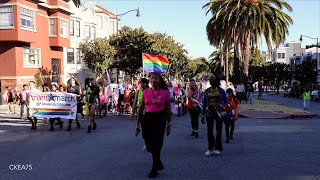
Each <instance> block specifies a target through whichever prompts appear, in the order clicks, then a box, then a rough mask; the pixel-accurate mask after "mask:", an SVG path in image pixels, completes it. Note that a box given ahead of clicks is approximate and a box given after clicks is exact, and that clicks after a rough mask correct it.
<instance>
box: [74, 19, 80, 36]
mask: <svg viewBox="0 0 320 180" xmlns="http://www.w3.org/2000/svg"><path fill="white" fill-rule="evenodd" d="M75 29H76V36H77V37H80V21H76V28H75Z"/></svg>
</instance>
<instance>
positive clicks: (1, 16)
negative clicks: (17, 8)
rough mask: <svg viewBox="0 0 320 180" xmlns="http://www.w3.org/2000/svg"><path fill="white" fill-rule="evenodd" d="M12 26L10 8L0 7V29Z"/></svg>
mask: <svg viewBox="0 0 320 180" xmlns="http://www.w3.org/2000/svg"><path fill="white" fill-rule="evenodd" d="M12 26H13V14H12V7H11V6H9V7H0V28H1V27H12Z"/></svg>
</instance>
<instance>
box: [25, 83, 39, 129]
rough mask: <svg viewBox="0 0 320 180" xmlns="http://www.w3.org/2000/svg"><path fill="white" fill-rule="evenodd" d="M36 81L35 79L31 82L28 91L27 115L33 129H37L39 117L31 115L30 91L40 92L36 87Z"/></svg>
mask: <svg viewBox="0 0 320 180" xmlns="http://www.w3.org/2000/svg"><path fill="white" fill-rule="evenodd" d="M35 86H36V83H35V82H34V81H30V82H29V87H30V90H29V91H27V117H28V120H29V121H30V122H31V125H32V126H31V130H37V123H38V119H37V118H36V117H32V116H31V112H30V108H29V103H30V93H32V92H40V91H39V90H38V89H36V87H35Z"/></svg>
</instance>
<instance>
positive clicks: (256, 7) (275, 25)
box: [204, 0, 293, 78]
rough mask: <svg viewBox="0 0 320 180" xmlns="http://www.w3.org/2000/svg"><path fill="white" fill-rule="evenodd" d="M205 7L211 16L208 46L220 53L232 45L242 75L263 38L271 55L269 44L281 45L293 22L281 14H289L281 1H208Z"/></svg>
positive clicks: (247, 68)
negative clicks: (252, 52)
mask: <svg viewBox="0 0 320 180" xmlns="http://www.w3.org/2000/svg"><path fill="white" fill-rule="evenodd" d="M204 8H206V9H207V10H208V11H207V14H208V13H210V14H211V15H212V18H211V19H210V20H209V21H208V23H207V27H206V30H207V35H208V40H209V42H210V44H212V45H214V46H216V47H218V48H220V50H221V51H222V52H223V53H227V52H228V51H226V50H227V49H229V47H230V46H231V44H234V47H235V51H237V53H236V54H237V55H239V57H240V59H241V64H242V65H241V67H242V73H243V74H244V76H247V75H248V73H249V60H250V54H251V53H250V51H251V48H252V47H253V46H256V45H257V44H258V42H260V40H261V39H262V38H263V39H265V40H266V43H267V46H268V50H269V52H272V46H271V44H272V43H274V44H275V45H276V46H277V45H279V44H280V43H282V42H284V41H285V37H286V35H287V33H288V28H289V25H290V24H292V22H293V21H292V19H291V17H290V16H289V15H287V14H286V13H285V12H284V11H283V9H284V8H286V9H287V10H288V11H292V8H291V6H290V5H289V4H288V3H286V2H285V1H284V0H210V2H208V3H207V4H205V5H204ZM244 78H246V77H244Z"/></svg>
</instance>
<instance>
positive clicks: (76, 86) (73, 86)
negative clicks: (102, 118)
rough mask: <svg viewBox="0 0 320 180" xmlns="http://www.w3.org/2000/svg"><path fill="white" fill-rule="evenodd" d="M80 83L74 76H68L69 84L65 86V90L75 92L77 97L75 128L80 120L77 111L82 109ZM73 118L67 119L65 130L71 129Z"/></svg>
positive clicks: (78, 125) (78, 126)
mask: <svg viewBox="0 0 320 180" xmlns="http://www.w3.org/2000/svg"><path fill="white" fill-rule="evenodd" d="M80 89H81V87H80V83H79V82H78V81H77V80H76V79H75V78H74V77H71V78H70V85H69V87H67V92H68V93H72V94H75V95H76V97H77V112H76V123H77V128H78V129H79V128H80V122H79V120H78V113H80V111H81V110H82V104H81V103H80V99H81V95H80ZM72 120H73V119H69V122H68V123H69V125H68V128H67V131H71V124H72Z"/></svg>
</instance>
